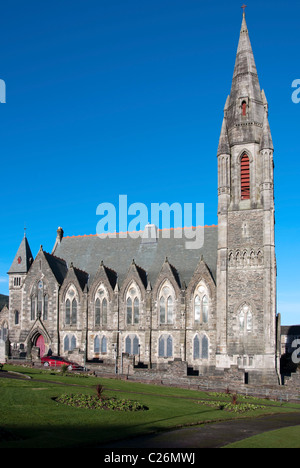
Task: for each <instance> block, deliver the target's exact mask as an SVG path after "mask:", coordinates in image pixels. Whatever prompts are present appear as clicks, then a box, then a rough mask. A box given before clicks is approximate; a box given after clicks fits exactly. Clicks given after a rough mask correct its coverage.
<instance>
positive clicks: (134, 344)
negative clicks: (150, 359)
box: [125, 335, 139, 356]
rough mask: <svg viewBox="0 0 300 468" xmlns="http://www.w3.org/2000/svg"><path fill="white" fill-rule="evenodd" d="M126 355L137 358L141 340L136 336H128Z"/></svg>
mask: <svg viewBox="0 0 300 468" xmlns="http://www.w3.org/2000/svg"><path fill="white" fill-rule="evenodd" d="M125 353H128V354H130V355H135V356H137V355H138V354H139V339H138V337H137V336H136V335H128V336H127V337H126V340H125Z"/></svg>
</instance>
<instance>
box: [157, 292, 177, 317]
mask: <svg viewBox="0 0 300 468" xmlns="http://www.w3.org/2000/svg"><path fill="white" fill-rule="evenodd" d="M174 300H175V293H174V290H173V288H172V287H171V286H169V285H165V286H164V287H163V288H162V289H161V292H160V298H159V320H160V323H161V324H162V325H164V324H172V323H174Z"/></svg>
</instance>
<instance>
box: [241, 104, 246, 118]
mask: <svg viewBox="0 0 300 468" xmlns="http://www.w3.org/2000/svg"><path fill="white" fill-rule="evenodd" d="M242 115H243V117H246V115H247V103H246V101H243V102H242Z"/></svg>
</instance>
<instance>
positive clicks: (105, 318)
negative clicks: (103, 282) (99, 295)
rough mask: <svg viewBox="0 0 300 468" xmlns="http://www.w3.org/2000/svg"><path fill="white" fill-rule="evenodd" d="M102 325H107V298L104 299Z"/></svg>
mask: <svg viewBox="0 0 300 468" xmlns="http://www.w3.org/2000/svg"><path fill="white" fill-rule="evenodd" d="M102 325H107V299H106V298H104V299H103V301H102Z"/></svg>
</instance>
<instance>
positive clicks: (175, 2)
mask: <svg viewBox="0 0 300 468" xmlns="http://www.w3.org/2000/svg"><path fill="white" fill-rule="evenodd" d="M246 3H247V5H248V7H247V9H246V18H247V24H248V29H249V33H250V38H251V42H252V47H253V51H254V55H255V60H256V65H257V69H258V74H259V79H260V84H261V87H262V88H264V90H265V92H266V96H267V99H268V101H269V112H270V113H269V119H270V125H271V131H272V136H273V141H274V146H275V155H274V157H275V184H276V185H275V194H276V200H275V203H276V248H277V263H278V312H280V313H281V315H282V322H283V324H286V325H289V324H296V323H297V324H298V323H300V287H299V286H300V284H299V270H298V268H299V264H300V250H299V248H298V236H299V233H300V220H299V219H298V214H299V206H300V190H299V185H300V183H299V181H300V139H299V130H300V103H299V104H295V103H293V102H292V99H291V96H292V92H293V89H292V82H293V81H294V80H295V79H300V69H299V45H300V32H299V31H300V29H299V17H300V2H292V1H282V2H280V1H276V2H274V1H265V0H264V1H263V2H261V1H258V0H251V1H249V2H246ZM241 5H242V2H241V1H235V0H233V1H227V2H224V1H221V0H215V1H214V2H206V1H200V0H151V1H150V0H149V1H148V0H142V1H141V0H72V1H71V0H61V1H58V0H55V1H51V2H50V1H43V2H41V1H40V0H39V1H33V0H28V1H26V2H24V1H23V0H10V1H9V2H1V28H0V44H1V49H0V50H1V54H0V56H1V60H0V79H2V80H4V81H5V83H6V91H7V94H6V103H5V104H0V122H1V124H0V154H1V217H0V219H1V230H0V293H2V294H7V293H8V277H7V275H6V273H7V271H8V269H9V267H10V265H11V263H12V261H13V258H14V256H15V253H16V251H17V249H18V247H19V244H20V242H21V240H22V237H23V232H24V231H23V229H24V225H26V227H27V237H28V240H29V244H30V246H31V249H32V252H33V255H34V256H35V255H36V254H37V252H38V250H39V247H40V245H41V244H42V245H43V248H44V250H46V251H48V252H51V250H52V247H53V244H54V242H55V237H56V230H57V228H58V226H62V227H63V229H64V231H65V235H67V236H72V235H83V234H95V232H96V225H97V222H98V220H99V217H97V216H96V208H97V206H98V204H100V203H102V202H110V203H114V204H116V205H117V202H118V197H119V195H120V194H126V195H127V196H128V203H129V204H131V203H134V202H142V203H144V204H146V205H147V206H150V203H155V202H157V203H162V202H167V203H170V204H171V203H173V202H179V203H188V202H190V203H197V202H199V203H204V204H205V224H209V225H210V224H217V158H216V153H217V146H218V139H219V135H220V130H221V124H222V118H223V108H224V104H225V101H226V97H227V95H228V94H229V92H230V87H231V80H232V75H233V68H234V62H235V55H236V50H237V44H238V39H239V32H240V26H241V21H242V10H241Z"/></svg>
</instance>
